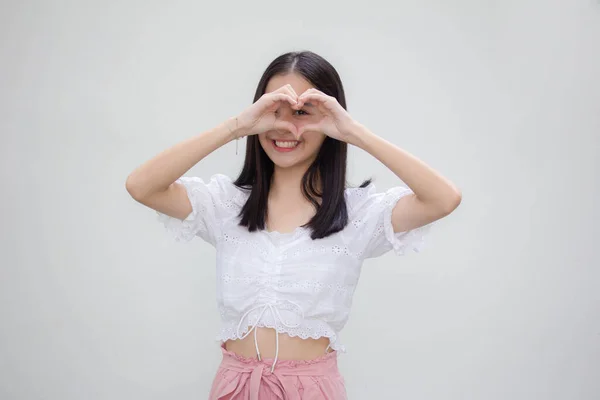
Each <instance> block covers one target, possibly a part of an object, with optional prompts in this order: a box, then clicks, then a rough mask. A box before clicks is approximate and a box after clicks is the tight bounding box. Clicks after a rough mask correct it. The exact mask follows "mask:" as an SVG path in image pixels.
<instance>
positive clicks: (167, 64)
mask: <svg viewBox="0 0 600 400" xmlns="http://www.w3.org/2000/svg"><path fill="white" fill-rule="evenodd" d="M599 43H600V3H599V2H597V1H592V0H582V1H566V0H565V1H516V0H512V1H503V2H497V1H474V0H456V1H441V0H437V1H434V0H421V1H416V0H415V1H403V2H391V1H389V2H381V3H378V2H372V1H370V2H366V3H365V2H360V3H358V2H341V1H337V2H322V3H311V2H265V1H260V2H257V1H251V2H241V1H238V2H225V3H217V2H191V1H189V2H183V1H173V2H169V3H167V2H157V1H112V2H111V1H108V2H106V1H84V2H82V1H56V0H53V1H19V2H6V1H5V2H2V5H1V10H0V57H1V62H0V85H1V90H0V102H1V103H0V105H1V107H0V132H1V148H0V163H1V174H2V175H1V179H2V190H1V192H2V195H1V196H0V201H1V208H0V210H1V211H0V212H1V213H2V222H1V224H0V227H1V228H0V229H1V230H0V232H1V235H2V236H1V242H0V246H1V255H2V257H1V267H0V268H1V269H0V274H1V275H0V321H1V324H2V325H1V329H0V399H2V400H21V399H22V400H38V399H56V400H58V399H60V400H79V399H86V400H95V399H107V400H119V399H128V400H131V399H203V398H206V394H207V391H208V388H209V385H210V383H211V381H212V379H213V376H214V373H215V371H216V367H217V364H218V362H219V359H220V353H219V350H218V347H217V343H216V342H215V340H214V337H215V334H216V332H217V329H218V314H217V309H216V303H215V279H216V278H215V271H214V255H215V254H214V249H213V248H212V247H210V245H208V244H206V243H204V242H202V241H201V239H199V238H196V239H194V241H192V242H190V243H177V242H174V241H172V240H171V239H170V237H169V236H168V235H167V234H166V233H165V231H164V230H163V227H162V225H160V224H159V223H158V221H157V220H156V215H155V213H154V211H152V210H150V209H148V208H145V207H143V206H142V205H140V204H138V203H136V202H135V201H134V200H133V199H131V197H130V196H129V194H128V193H127V192H126V190H125V179H126V177H127V175H128V174H129V173H130V172H131V171H132V170H133V169H134V168H135V167H136V166H138V165H139V164H141V163H142V162H144V161H145V160H147V159H149V158H150V157H152V156H154V155H155V154H157V153H158V152H160V151H162V150H163V149H165V148H167V147H169V146H171V145H173V144H175V143H177V142H179V141H181V140H184V139H186V138H188V137H190V136H191V135H194V134H197V133H199V132H201V131H203V130H206V129H209V128H212V127H213V126H215V125H217V124H218V123H220V122H221V121H223V120H224V119H225V118H227V117H229V116H232V115H234V114H237V113H239V112H241V111H242V110H243V109H244V108H246V107H247V106H249V105H250V104H251V102H252V98H253V95H254V91H255V88H256V85H257V83H258V79H259V78H260V75H261V74H262V72H263V70H264V69H265V68H266V66H267V65H268V63H269V62H270V61H271V60H272V59H273V58H275V57H276V56H278V55H279V54H281V53H284V52H287V51H291V50H304V49H308V50H312V51H315V52H316V53H318V54H321V55H322V56H324V57H325V58H326V59H328V60H329V61H330V62H331V63H332V64H333V65H334V66H335V67H336V68H337V70H338V72H339V73H340V75H341V77H342V80H343V82H344V85H345V88H346V95H347V101H348V111H349V112H350V114H351V115H352V116H353V117H354V118H355V119H356V120H358V121H360V122H361V123H363V124H364V125H366V126H367V127H368V128H369V129H371V130H372V131H373V132H375V133H377V134H379V135H381V136H382V137H385V138H386V139H388V140H390V141H392V142H393V143H395V144H397V145H398V146H400V147H402V148H404V149H406V150H407V151H409V152H411V153H412V154H414V155H416V156H417V157H419V158H421V159H422V160H424V161H425V162H426V163H428V164H429V165H431V166H432V167H433V168H435V169H436V170H438V171H439V172H440V173H442V174H443V175H445V176H446V177H448V178H449V179H450V180H451V181H453V182H454V183H455V184H456V185H457V186H458V187H459V188H460V189H461V190H462V193H463V201H462V204H461V205H460V207H459V208H458V209H457V210H456V211H455V212H454V213H453V214H451V215H450V216H449V217H447V218H445V219H443V220H440V221H438V222H437V224H436V225H437V226H436V227H435V228H434V230H433V231H432V232H431V235H430V236H429V237H428V239H427V241H428V243H427V248H426V250H425V251H424V252H422V253H420V254H415V253H413V254H409V255H407V256H405V257H396V256H394V255H393V254H391V253H388V254H386V255H385V256H383V257H381V258H377V259H374V260H369V261H367V262H365V264H364V268H363V272H362V276H361V280H360V284H359V286H358V289H357V292H356V295H355V299H354V308H353V312H352V314H351V317H350V321H349V323H348V325H347V326H346V328H345V329H344V330H343V331H342V333H341V339H342V340H343V342H344V343H345V344H346V346H347V348H348V353H346V354H342V355H340V358H339V360H340V368H341V370H342V373H343V374H344V376H345V378H346V381H347V387H348V392H349V395H350V398H351V399H367V398H371V399H375V398H377V399H427V400H429V399H431V400H433V399H436V400H437V399H445V400H450V399H456V400H464V399H482V400H496V399H498V400H500V399H502V400H504V399H513V400H517V399H523V400H525V399H527V400H529V399H544V400H550V399H556V400H558V399H561V400H562V399H570V400H588V399H589V400H591V399H598V398H600V383H599V382H600V381H599V380H598V378H599V377H600V318H599V317H600V293H599V290H598V287H599V282H600V272H599V271H600V269H599V267H600V256H599V255H598V253H597V252H596V251H595V250H596V249H595V247H596V246H597V241H598V239H599V238H600V230H599V228H598V221H599V217H600V212H599V211H598V207H597V206H598V201H599V194H600V179H599V177H598V175H599V174H598V171H599V170H600V166H599V161H598V157H599V156H600V78H599V72H600V45H599ZM240 144H241V145H242V144H243V143H240ZM242 161H243V146H240V155H238V156H236V155H235V144H234V143H231V144H228V145H227V146H225V147H223V148H221V149H219V150H217V151H216V152H215V153H214V154H212V155H210V156H209V157H208V158H207V159H205V160H203V161H202V162H201V163H199V164H198V165H197V166H196V167H194V168H193V169H192V170H190V171H189V172H188V174H187V175H195V176H200V177H203V178H208V177H210V175H212V174H213V173H217V172H220V173H226V174H229V175H232V176H234V175H235V174H237V172H238V171H239V170H240V168H241V165H242ZM349 174H350V178H351V181H352V182H353V183H355V184H357V183H360V181H361V180H362V179H363V178H366V177H369V176H373V177H374V178H375V179H376V180H375V181H376V184H377V188H378V190H384V189H386V188H389V187H391V186H393V185H398V184H401V182H400V181H399V180H398V179H397V178H396V176H395V175H394V174H393V173H392V172H391V171H389V170H387V169H386V168H385V166H383V165H382V164H380V163H379V162H378V161H377V160H375V159H374V158H373V157H372V156H370V155H369V154H368V153H366V152H364V151H362V150H360V149H358V148H352V149H351V153H350V163H349Z"/></svg>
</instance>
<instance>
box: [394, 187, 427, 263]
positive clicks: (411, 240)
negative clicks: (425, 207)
mask: <svg viewBox="0 0 600 400" xmlns="http://www.w3.org/2000/svg"><path fill="white" fill-rule="evenodd" d="M410 193H412V191H411V190H410V189H408V188H402V190H401V191H400V190H398V191H396V192H395V193H394V197H393V201H391V202H390V203H391V204H390V205H388V206H387V207H386V208H385V210H384V212H383V231H384V234H385V238H386V240H387V241H388V242H390V244H391V245H392V248H393V250H394V253H395V254H396V255H399V256H402V255H405V254H406V252H407V251H409V250H412V251H414V252H415V253H420V252H421V251H423V249H424V248H425V236H427V234H428V233H429V230H430V228H431V226H432V224H433V223H429V224H427V225H422V226H419V227H417V228H414V229H410V230H408V231H403V232H394V227H393V225H392V212H393V210H394V206H395V205H396V203H397V202H398V200H400V199H401V198H402V197H404V196H405V195H408V194H410Z"/></svg>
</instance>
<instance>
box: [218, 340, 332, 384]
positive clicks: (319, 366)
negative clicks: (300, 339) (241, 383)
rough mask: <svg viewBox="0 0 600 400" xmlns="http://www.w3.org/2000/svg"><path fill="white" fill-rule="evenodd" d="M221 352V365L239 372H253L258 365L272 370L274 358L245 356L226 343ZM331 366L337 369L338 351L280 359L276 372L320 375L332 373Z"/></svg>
mask: <svg viewBox="0 0 600 400" xmlns="http://www.w3.org/2000/svg"><path fill="white" fill-rule="evenodd" d="M221 352H222V353H223V361H222V362H221V365H222V366H224V367H226V368H229V369H232V370H235V371H238V372H251V371H253V370H254V369H255V368H256V367H257V366H262V367H264V369H268V370H269V372H271V369H270V368H271V365H272V364H273V360H274V359H273V358H262V359H260V360H259V359H258V358H256V357H244V356H241V355H239V354H236V353H234V352H232V351H229V350H227V349H226V348H225V344H222V345H221ZM331 368H335V369H337V351H332V352H331V353H327V354H324V355H322V356H320V357H318V358H315V359H312V360H278V361H277V366H276V367H275V372H279V373H280V374H282V375H309V376H318V375H328V374H329V373H331Z"/></svg>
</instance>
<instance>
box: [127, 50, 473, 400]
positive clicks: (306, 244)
mask: <svg viewBox="0 0 600 400" xmlns="http://www.w3.org/2000/svg"><path fill="white" fill-rule="evenodd" d="M243 137H245V138H246V158H245V162H244V166H243V169H242V171H241V173H240V175H239V176H238V177H237V178H236V179H235V180H232V179H231V178H229V177H228V176H225V175H222V174H215V175H213V176H212V177H211V179H210V180H208V181H204V180H202V179H200V178H196V177H183V176H182V175H183V174H184V173H185V172H186V171H188V170H189V169H190V168H191V167H193V166H194V165H195V164H196V163H198V162H199V161H201V160H202V159H203V158H205V157H206V156H208V155H209V154H210V153H212V152H213V151H214V150H216V149H217V148H219V147H221V146H223V145H225V144H227V143H229V142H231V141H233V140H238V139H241V138H243ZM348 144H351V145H353V146H357V147H359V148H361V149H363V150H364V151H367V152H368V153H370V154H371V155H372V156H374V157H375V158H377V159H378V160H379V161H381V162H382V163H383V164H384V165H386V166H387V167H388V168H389V169H390V170H391V171H392V172H393V173H394V174H396V175H397V176H398V178H399V179H401V180H402V181H403V182H405V183H406V185H408V188H407V187H404V186H396V187H393V188H391V189H389V190H387V191H384V192H377V191H376V189H375V186H374V184H373V183H371V182H370V181H365V182H364V183H363V184H362V185H360V186H359V187H349V186H347V184H346V155H347V146H348ZM236 146H237V143H236ZM126 186H127V190H128V191H129V193H130V194H131V196H132V197H133V198H134V199H135V200H137V201H138V202H140V203H142V204H144V205H146V206H148V207H150V208H152V209H154V210H156V211H157V213H158V216H159V219H160V220H161V221H163V222H164V224H165V226H166V227H167V229H168V230H169V231H170V232H171V233H172V234H174V235H175V238H176V239H177V240H190V239H192V238H193V237H194V236H199V237H201V238H202V239H203V240H205V241H207V242H209V243H211V244H212V245H213V246H215V248H216V251H217V302H218V306H219V312H220V315H221V320H222V326H221V330H220V333H219V335H218V339H219V340H220V341H221V351H222V354H223V360H222V362H221V365H220V366H219V368H218V372H217V374H216V376H215V378H214V381H213V385H212V389H211V393H210V399H252V400H256V399H261V400H268V399H284V398H285V399H335V400H339V399H345V398H346V390H345V387H344V380H343V378H342V377H341V375H340V373H339V371H338V369H337V352H338V351H343V350H344V348H343V346H342V344H341V343H340V340H339V332H340V330H341V329H342V328H343V327H344V325H345V323H346V321H347V319H348V315H349V312H350V305H351V302H352V296H353V293H354V289H355V287H356V284H357V281H358V277H359V274H360V268H361V265H362V263H363V260H364V259H366V258H369V257H377V256H380V255H382V254H384V253H386V252H387V251H389V250H392V249H393V250H394V252H395V253H396V254H398V255H401V254H403V253H404V252H406V251H409V250H412V251H419V250H420V249H421V247H422V245H423V237H424V236H425V234H426V230H428V229H429V227H430V226H431V224H432V222H434V221H436V220H438V219H440V218H442V217H444V216H446V215H448V214H450V213H451V212H452V211H453V210H454V209H455V208H456V207H457V206H458V205H459V203H460V201H461V194H460V191H459V190H458V189H457V188H456V187H455V186H454V185H453V184H452V183H451V182H449V181H448V180H447V179H445V178H444V177H442V176H441V175H440V174H439V173H437V172H436V171H434V170H433V169H432V168H430V167H429V166H427V165H426V164H424V163H423V162H422V161H420V160H419V159H417V158H416V157H414V156H412V155H411V154H409V153H407V152H406V151H404V150H402V149H400V148H398V147H396V146H394V145H393V144H391V143H389V142H388V141H386V140H384V139H382V138H380V137H378V136H377V135H375V134H374V133H373V132H371V131H370V130H369V129H367V127H365V126H364V125H362V124H360V123H359V122H358V121H356V120H354V119H353V118H352V117H351V116H350V114H348V112H347V111H346V100H345V96H344V89H343V87H342V82H341V80H340V77H339V76H338V73H337V72H336V70H335V69H334V68H333V66H332V65H331V64H330V63H329V62H327V61H326V60H325V59H323V58H322V57H320V56H319V55H317V54H315V53H313V52H309V51H304V52H292V53H287V54H283V55H281V56H279V57H277V58H276V59H275V60H274V61H273V62H272V63H271V64H270V65H269V66H268V67H267V69H266V71H265V72H264V74H263V76H262V78H261V80H260V82H259V83H258V87H257V89H256V94H255V96H254V102H253V104H252V105H251V106H250V107H248V108H247V109H246V110H244V111H243V112H241V113H240V114H239V115H237V116H235V117H231V118H229V119H227V120H226V121H224V122H223V123H221V124H219V125H218V126H216V127H214V128H213V129H210V130H208V131H206V132H203V133H201V134H199V135H197V136H194V137H192V138H190V139H187V140H185V141H183V142H182V143H179V144H177V145H175V146H173V147H171V148H169V149H167V150H165V151H163V152H162V153H160V154H159V155H157V156H156V157H154V158H152V159H151V160H149V161H147V162H146V163H144V164H143V165H141V166H140V167H138V168H137V169H136V170H134V171H133V172H132V173H131V174H130V175H129V177H128V179H127V184H126Z"/></svg>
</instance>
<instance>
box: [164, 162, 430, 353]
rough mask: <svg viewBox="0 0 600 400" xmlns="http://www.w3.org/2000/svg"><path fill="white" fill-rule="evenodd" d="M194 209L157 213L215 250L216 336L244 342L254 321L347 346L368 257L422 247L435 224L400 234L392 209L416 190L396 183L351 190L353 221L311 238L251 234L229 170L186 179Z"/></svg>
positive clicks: (180, 234)
mask: <svg viewBox="0 0 600 400" xmlns="http://www.w3.org/2000/svg"><path fill="white" fill-rule="evenodd" d="M177 182H179V183H181V184H183V185H184V186H185V187H186V189H187V194H188V197H189V199H190V202H191V204H192V208H193V211H192V212H191V213H190V214H189V215H188V217H187V218H185V220H183V221H182V220H180V219H177V218H173V217H169V216H167V215H165V214H162V213H160V212H159V213H158V218H159V220H160V221H162V222H163V223H164V224H165V227H166V228H167V230H168V231H169V232H170V233H171V234H172V235H173V236H174V238H175V239H176V240H179V241H181V240H184V241H189V240H191V239H192V238H193V237H194V236H199V237H201V238H202V239H203V240H205V241H206V242H208V243H210V244H212V245H213V246H214V247H215V248H216V268H217V304H218V309H219V313H220V315H221V322H222V325H221V329H220V332H219V334H218V335H217V340H220V341H226V340H228V339H240V338H242V337H245V336H246V335H247V334H249V333H250V331H251V330H252V329H253V328H254V327H255V326H264V327H271V328H275V329H277V331H278V332H285V333H287V334H289V335H290V336H299V337H301V338H304V339H306V338H314V339H317V338H320V337H327V338H329V340H330V346H331V347H332V348H333V349H334V350H340V351H345V348H344V346H343V345H342V344H341V343H340V341H339V338H338V335H339V332H340V331H341V330H342V328H343V327H344V325H345V324H346V321H347V320H348V316H349V314H350V307H351V304H352V296H353V294H354V290H355V288H356V285H357V283H358V278H359V275H360V271H361V266H362V263H363V260H364V259H365V258H369V257H376V256H380V255H382V254H384V253H386V252H388V251H390V250H392V249H393V250H394V252H395V254H397V255H401V254H404V253H405V252H406V251H409V250H412V251H416V252H418V251H420V250H421V249H422V247H423V237H424V236H425V234H426V232H427V231H428V230H429V228H430V226H431V225H432V224H429V225H425V226H422V227H420V228H417V229H413V230H410V231H407V232H401V233H394V231H393V228H392V223H391V215H392V209H393V207H394V205H395V204H396V202H397V201H398V199H399V198H401V197H402V196H404V195H406V194H409V193H412V191H411V190H410V189H409V188H406V187H400V186H398V187H393V188H391V189H389V190H387V191H385V192H381V193H377V192H376V190H375V185H374V184H373V183H371V184H370V185H368V186H367V187H365V188H358V187H357V188H347V189H346V191H345V195H346V203H347V206H348V217H349V223H348V225H347V226H346V227H345V228H344V229H343V230H342V231H340V232H337V233H335V234H332V235H330V236H328V237H325V238H322V239H316V240H312V239H311V238H310V229H309V228H304V227H299V228H297V229H296V230H294V231H293V232H290V233H279V232H268V231H256V232H248V230H247V228H246V227H243V226H239V225H238V213H239V211H240V209H241V207H242V206H243V204H244V203H245V201H246V198H247V196H248V194H247V193H249V192H247V191H245V190H243V189H240V188H238V187H236V186H235V185H233V183H232V180H231V178H229V177H227V176H226V175H222V174H216V175H213V176H212V177H211V179H210V181H203V180H202V179H201V178H197V177H181V178H180V179H178V180H177Z"/></svg>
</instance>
